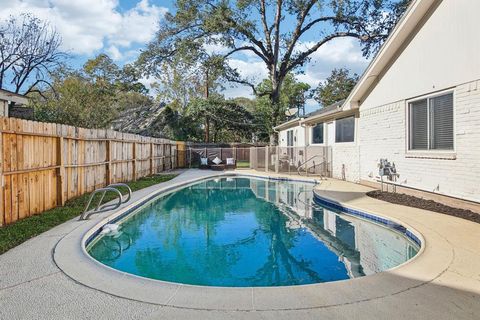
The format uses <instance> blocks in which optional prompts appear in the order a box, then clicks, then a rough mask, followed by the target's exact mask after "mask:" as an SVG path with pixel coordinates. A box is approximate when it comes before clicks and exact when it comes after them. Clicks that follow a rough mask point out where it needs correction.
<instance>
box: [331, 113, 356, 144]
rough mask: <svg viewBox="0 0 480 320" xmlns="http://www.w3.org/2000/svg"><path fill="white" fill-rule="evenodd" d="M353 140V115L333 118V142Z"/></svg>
mask: <svg viewBox="0 0 480 320" xmlns="http://www.w3.org/2000/svg"><path fill="white" fill-rule="evenodd" d="M354 140H355V117H354V116H351V117H348V118H343V119H337V120H335V142H353V141H354Z"/></svg>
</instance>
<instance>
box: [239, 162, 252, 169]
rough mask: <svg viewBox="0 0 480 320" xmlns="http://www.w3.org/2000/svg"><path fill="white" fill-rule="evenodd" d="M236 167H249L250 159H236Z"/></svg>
mask: <svg viewBox="0 0 480 320" xmlns="http://www.w3.org/2000/svg"><path fill="white" fill-rule="evenodd" d="M237 168H240V169H245V168H247V169H248V168H250V161H237Z"/></svg>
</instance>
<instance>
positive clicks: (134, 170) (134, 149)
mask: <svg viewBox="0 0 480 320" xmlns="http://www.w3.org/2000/svg"><path fill="white" fill-rule="evenodd" d="M132 146H133V159H132V160H133V181H137V143H136V142H135V141H134V142H133V143H132Z"/></svg>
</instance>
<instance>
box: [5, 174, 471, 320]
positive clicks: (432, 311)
mask: <svg viewBox="0 0 480 320" xmlns="http://www.w3.org/2000/svg"><path fill="white" fill-rule="evenodd" d="M238 173H239V174H240V175H241V174H253V175H260V176H264V174H262V173H260V172H255V171H251V170H241V171H238ZM222 174H223V173H218V172H212V171H201V170H187V171H185V172H184V173H182V174H181V175H179V176H178V177H176V178H175V179H173V180H171V181H168V182H166V183H162V184H160V185H157V186H152V187H150V188H147V189H143V190H140V191H138V192H135V193H134V196H133V199H132V201H131V203H130V204H128V205H129V206H130V205H133V204H134V203H135V202H137V201H139V200H141V199H142V198H145V197H146V196H148V195H149V194H151V193H152V192H157V191H159V190H160V188H162V189H165V188H169V187H172V186H175V185H176V184H181V183H185V182H187V181H191V180H195V179H201V178H206V177H213V176H216V175H222ZM227 174H229V172H227ZM269 176H272V175H269ZM279 176H280V175H279ZM368 190H371V189H370V188H367V187H364V186H360V185H356V184H352V183H347V182H343V181H337V180H327V181H322V183H321V184H320V185H318V186H317V187H316V192H317V194H318V195H320V196H322V197H326V198H329V199H331V200H334V201H337V202H339V203H342V204H343V205H344V206H347V207H351V208H356V209H361V210H364V211H367V212H371V213H375V214H378V215H382V216H385V217H388V218H390V219H393V220H396V221H400V222H402V224H404V225H405V226H409V227H411V228H413V229H415V230H417V231H418V232H419V233H420V234H421V235H422V236H423V237H424V238H425V247H424V252H423V253H422V254H420V255H418V256H417V257H416V258H415V259H414V260H413V261H411V262H409V263H407V264H405V265H402V266H400V267H398V268H395V269H393V270H391V271H387V272H382V273H378V274H375V275H372V276H367V277H362V278H357V279H352V280H346V281H338V282H330V283H323V284H316V285H308V286H298V287H285V288H205V287H195V286H184V285H178V284H171V283H160V282H158V281H152V280H147V279H142V278H138V277H134V276H131V275H126V274H121V273H120V272H118V271H112V270H110V269H108V268H106V267H104V266H102V265H99V264H98V263H96V262H95V261H93V260H91V259H85V257H83V259H82V254H84V253H83V251H82V248H81V240H82V239H83V237H84V236H85V234H86V233H87V232H88V231H89V230H90V229H91V228H92V227H93V226H95V225H97V224H99V223H100V222H101V221H103V220H104V219H106V218H108V217H111V216H112V215H113V214H114V213H113V212H106V213H102V214H99V215H93V216H92V218H91V220H89V221H81V222H80V221H77V220H76V219H74V220H71V221H69V222H66V223H64V224H62V225H60V226H58V227H56V228H54V229H51V230H50V231H47V232H45V233H43V234H41V235H39V236H38V237H36V238H33V239H31V240H29V241H27V242H25V243H24V244H22V245H20V246H18V247H16V248H14V249H12V250H10V251H9V252H7V253H5V254H3V255H1V256H0V319H90V318H92V319H93V318H95V319H99V318H100V319H163V318H166V319H189V318H195V319H292V318H305V319H309V318H311V319H352V318H353V319H374V318H375V319H381V318H388V319H478V315H479V314H480V224H475V223H473V222H469V221H466V220H461V219H458V218H454V217H450V216H446V215H442V214H438V213H433V212H429V211H424V210H420V209H415V208H409V207H404V206H399V205H394V204H389V203H385V202H382V201H379V200H376V199H372V198H369V197H367V196H365V192H366V191H368ZM127 207H128V206H125V205H124V206H123V207H122V208H120V210H122V209H125V208H127ZM78 259H80V260H78ZM85 270H86V272H85Z"/></svg>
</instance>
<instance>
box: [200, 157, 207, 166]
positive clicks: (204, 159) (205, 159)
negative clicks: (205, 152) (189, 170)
mask: <svg viewBox="0 0 480 320" xmlns="http://www.w3.org/2000/svg"><path fill="white" fill-rule="evenodd" d="M200 164H201V165H202V166H207V165H208V158H200Z"/></svg>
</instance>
